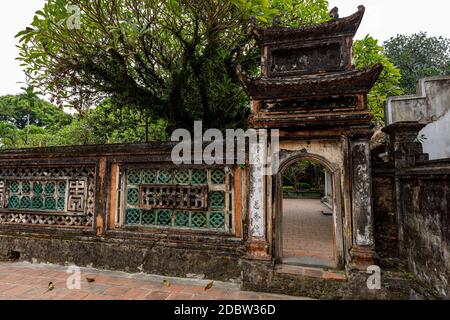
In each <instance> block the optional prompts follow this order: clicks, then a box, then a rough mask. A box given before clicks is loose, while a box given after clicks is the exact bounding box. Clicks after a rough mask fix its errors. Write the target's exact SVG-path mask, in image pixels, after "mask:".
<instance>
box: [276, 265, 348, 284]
mask: <svg viewBox="0 0 450 320" xmlns="http://www.w3.org/2000/svg"><path fill="white" fill-rule="evenodd" d="M275 272H276V273H278V274H288V275H294V276H302V277H310V278H319V279H324V280H334V281H346V280H347V276H346V275H345V272H344V271H339V270H330V269H327V268H318V267H311V266H295V265H290V264H279V265H277V266H276V267H275Z"/></svg>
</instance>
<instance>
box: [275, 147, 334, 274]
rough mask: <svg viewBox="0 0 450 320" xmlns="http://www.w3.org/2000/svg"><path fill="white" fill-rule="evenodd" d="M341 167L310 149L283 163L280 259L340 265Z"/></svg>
mask: <svg viewBox="0 0 450 320" xmlns="http://www.w3.org/2000/svg"><path fill="white" fill-rule="evenodd" d="M339 181H340V176H339V170H337V169H336V168H335V167H334V166H333V165H331V164H330V163H329V162H328V161H327V160H326V159H324V158H322V157H320V156H318V155H312V154H304V153H301V154H292V155H291V156H289V157H287V159H285V160H284V161H282V162H281V164H280V170H279V172H278V174H277V184H276V189H277V190H276V192H275V201H274V210H275V212H274V248H275V252H274V254H275V257H276V260H277V262H278V263H283V264H293V265H306V266H317V267H327V268H340V267H342V261H343V249H342V247H343V239H342V217H341V208H340V206H341V201H340V184H339Z"/></svg>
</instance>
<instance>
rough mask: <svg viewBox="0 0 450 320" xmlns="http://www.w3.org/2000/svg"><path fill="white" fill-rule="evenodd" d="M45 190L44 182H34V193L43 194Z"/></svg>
mask: <svg viewBox="0 0 450 320" xmlns="http://www.w3.org/2000/svg"><path fill="white" fill-rule="evenodd" d="M43 191H44V187H43V186H42V183H40V182H35V183H33V192H34V194H41V193H42V192H43Z"/></svg>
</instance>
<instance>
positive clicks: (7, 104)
mask: <svg viewBox="0 0 450 320" xmlns="http://www.w3.org/2000/svg"><path fill="white" fill-rule="evenodd" d="M30 99H31V100H30ZM30 102H31V104H30ZM28 114H29V115H30V119H29V122H30V124H31V125H36V126H38V127H45V128H55V129H59V128H61V127H62V126H64V125H67V124H68V123H70V121H71V116H70V115H69V114H67V113H65V112H64V111H63V110H61V109H60V108H58V107H57V106H55V105H53V104H51V103H49V102H47V101H45V100H43V99H40V98H38V97H36V96H34V95H33V93H31V92H29V93H28V97H27V94H26V93H24V94H19V95H6V96H1V97H0V121H5V122H8V123H10V124H12V125H14V126H15V127H17V128H18V129H23V128H25V127H26V126H27V124H28Z"/></svg>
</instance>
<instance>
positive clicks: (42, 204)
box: [7, 180, 67, 211]
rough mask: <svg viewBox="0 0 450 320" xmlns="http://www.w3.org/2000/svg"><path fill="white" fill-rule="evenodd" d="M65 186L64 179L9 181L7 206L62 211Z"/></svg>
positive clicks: (10, 207)
mask: <svg viewBox="0 0 450 320" xmlns="http://www.w3.org/2000/svg"><path fill="white" fill-rule="evenodd" d="M66 186H67V182H66V181H47V182H45V181H44V182H41V181H28V180H27V181H11V182H10V183H9V188H8V190H9V192H10V193H11V195H10V197H9V200H8V204H7V208H8V209H14V210H17V209H23V210H45V211H64V210H65V202H66Z"/></svg>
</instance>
